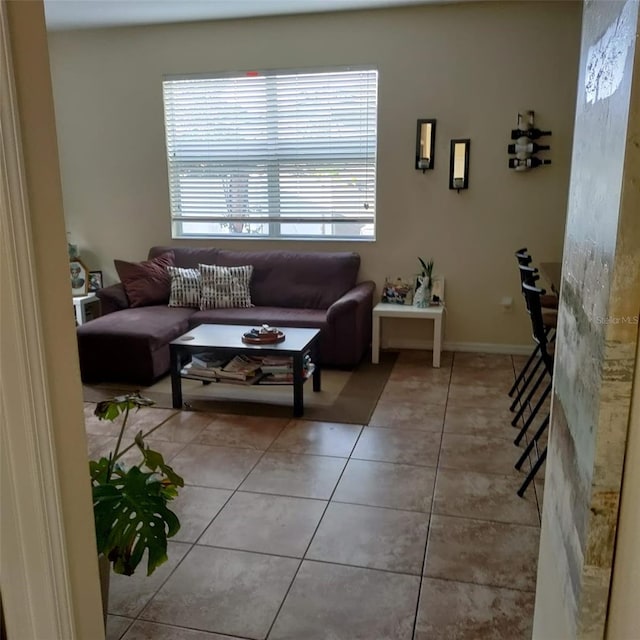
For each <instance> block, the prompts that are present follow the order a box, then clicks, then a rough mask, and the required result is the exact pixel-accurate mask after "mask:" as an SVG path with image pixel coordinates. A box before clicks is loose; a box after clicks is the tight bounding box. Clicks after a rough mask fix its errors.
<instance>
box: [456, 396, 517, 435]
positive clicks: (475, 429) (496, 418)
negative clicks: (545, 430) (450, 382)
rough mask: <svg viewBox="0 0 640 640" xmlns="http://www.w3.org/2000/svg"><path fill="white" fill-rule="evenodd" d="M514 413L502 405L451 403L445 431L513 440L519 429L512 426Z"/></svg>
mask: <svg viewBox="0 0 640 640" xmlns="http://www.w3.org/2000/svg"><path fill="white" fill-rule="evenodd" d="M512 418H513V414H512V413H511V412H510V411H509V409H508V408H507V405H506V404H505V406H504V408H502V407H458V406H455V405H449V406H448V407H447V412H446V414H445V417H444V431H445V433H456V434H458V435H463V436H487V437H490V438H504V439H505V440H511V441H512V442H513V439H514V438H515V437H516V434H517V431H516V430H515V429H514V428H513V427H511V420H512Z"/></svg>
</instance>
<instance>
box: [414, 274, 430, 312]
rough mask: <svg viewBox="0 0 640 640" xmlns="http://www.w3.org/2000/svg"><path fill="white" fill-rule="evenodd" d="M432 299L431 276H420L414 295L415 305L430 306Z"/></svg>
mask: <svg viewBox="0 0 640 640" xmlns="http://www.w3.org/2000/svg"><path fill="white" fill-rule="evenodd" d="M429 300H431V278H429V276H418V288H417V289H416V292H415V295H414V296H413V306H414V307H420V308H424V307H428V306H429Z"/></svg>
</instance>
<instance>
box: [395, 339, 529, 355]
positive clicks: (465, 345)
mask: <svg viewBox="0 0 640 640" xmlns="http://www.w3.org/2000/svg"><path fill="white" fill-rule="evenodd" d="M382 348H383V349H418V350H421V349H433V341H431V340H412V339H410V338H407V339H402V338H395V339H393V340H389V341H387V342H385V343H384V344H383V345H382ZM442 350H443V351H469V352H473V353H506V354H511V355H523V356H528V355H530V354H531V352H532V351H533V345H532V344H495V343H493V342H447V341H446V340H445V342H443V345H442Z"/></svg>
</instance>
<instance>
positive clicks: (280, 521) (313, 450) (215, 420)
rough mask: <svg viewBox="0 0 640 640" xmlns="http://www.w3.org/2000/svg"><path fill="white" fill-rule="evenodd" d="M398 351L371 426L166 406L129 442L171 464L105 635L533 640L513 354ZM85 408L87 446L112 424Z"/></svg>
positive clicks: (125, 639)
mask: <svg viewBox="0 0 640 640" xmlns="http://www.w3.org/2000/svg"><path fill="white" fill-rule="evenodd" d="M430 361H431V354H430V352H411V351H406V352H402V353H401V354H400V356H399V358H398V360H397V364H396V365H395V367H394V369H393V371H392V374H391V376H390V379H389V381H388V383H387V385H386V387H385V389H384V391H383V393H382V396H381V397H380V400H379V402H378V405H377V407H376V410H375V413H374V415H373V416H372V418H371V420H370V422H369V424H368V425H351V424H332V423H321V422H308V421H304V420H293V419H292V420H286V419H280V418H278V419H273V418H256V417H242V416H240V417H239V416H228V415H221V414H215V413H211V414H208V413H195V412H193V413H190V412H176V411H171V410H165V409H155V408H149V409H144V410H142V411H140V412H139V413H138V414H136V415H135V419H134V422H133V424H132V425H131V429H130V430H129V431H128V437H129V438H132V436H133V434H134V433H135V432H137V430H139V429H140V428H142V429H145V430H149V429H154V430H153V431H152V433H151V435H150V436H149V437H148V441H149V443H150V444H151V443H153V446H154V448H157V449H159V450H160V451H161V452H162V453H163V454H164V455H165V457H166V458H167V459H168V461H169V462H170V463H171V464H172V465H173V467H174V468H175V469H176V470H177V471H178V472H179V473H181V474H182V475H184V477H185V480H186V483H187V486H185V488H184V490H183V491H182V493H181V496H180V498H179V499H178V500H177V501H176V502H174V503H173V508H174V510H175V511H176V512H177V513H178V515H179V517H180V520H181V522H182V528H181V530H180V532H179V533H178V535H177V536H176V537H175V538H173V539H172V540H171V541H170V543H169V545H170V549H169V561H168V562H167V563H166V564H164V565H163V566H162V567H160V568H159V569H158V570H157V571H156V572H155V573H154V574H153V575H152V576H151V577H146V576H145V575H144V571H141V572H139V573H138V574H136V575H134V576H132V577H125V576H117V575H114V574H112V576H111V591H110V600H109V614H110V615H109V618H108V629H107V632H108V633H107V637H108V640H116V639H122V640H151V639H153V640H223V639H226V640H232V639H234V638H235V639H236V640H237V639H268V640H359V639H362V640H365V639H366V640H387V639H388V640H427V639H429V640H431V639H434V640H437V639H454V638H455V639H461V640H463V639H469V640H481V639H485V638H486V639H505V640H507V639H508V640H517V639H519V638H523V639H524V638H529V637H530V636H531V624H532V615H533V603H534V590H535V579H536V562H537V550H538V537H539V523H540V520H539V505H538V501H537V496H536V492H540V491H541V488H542V486H543V485H542V482H541V481H540V482H539V481H537V480H536V482H535V483H533V484H532V485H531V486H530V487H529V490H528V491H527V493H526V494H525V498H524V499H521V498H518V497H517V495H516V489H517V488H518V486H519V485H520V482H521V481H522V479H523V477H524V475H523V473H519V472H517V471H516V470H515V469H514V468H513V464H514V462H515V460H516V459H517V457H518V455H519V452H518V450H517V449H516V447H514V445H513V444H512V440H513V438H514V436H515V433H516V431H515V429H513V428H512V427H511V426H510V420H511V414H510V413H509V411H508V405H509V400H508V398H507V396H506V391H507V390H508V388H509V386H510V385H511V383H512V381H513V379H514V369H515V370H516V371H517V370H518V368H519V367H520V366H521V365H522V362H523V361H522V358H518V357H516V356H513V357H511V356H506V355H483V354H469V353H455V354H451V353H447V354H443V361H442V367H441V368H440V369H432V368H431V366H430ZM92 412H93V405H92V404H87V405H86V407H85V415H86V422H87V432H88V440H89V451H90V455H91V456H96V455H99V454H100V452H101V451H105V450H108V449H110V448H111V447H112V445H113V441H114V439H115V438H114V435H115V434H114V428H113V425H109V424H104V423H101V422H99V421H97V419H95V418H94V417H93V415H92Z"/></svg>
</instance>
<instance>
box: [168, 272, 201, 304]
mask: <svg viewBox="0 0 640 640" xmlns="http://www.w3.org/2000/svg"><path fill="white" fill-rule="evenodd" d="M167 271H168V272H169V276H170V277H171V295H170V296H169V306H170V307H196V308H198V307H199V306H200V271H198V269H183V268H181V267H167Z"/></svg>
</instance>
